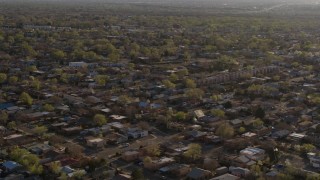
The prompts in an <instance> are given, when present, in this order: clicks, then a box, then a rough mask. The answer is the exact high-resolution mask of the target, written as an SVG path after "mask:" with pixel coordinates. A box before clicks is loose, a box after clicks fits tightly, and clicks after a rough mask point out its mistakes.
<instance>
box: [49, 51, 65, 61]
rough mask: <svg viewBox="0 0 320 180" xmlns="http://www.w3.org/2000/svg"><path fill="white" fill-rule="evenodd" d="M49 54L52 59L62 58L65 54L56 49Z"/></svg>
mask: <svg viewBox="0 0 320 180" xmlns="http://www.w3.org/2000/svg"><path fill="white" fill-rule="evenodd" d="M51 55H52V57H53V58H54V59H63V58H64V57H65V56H66V55H65V53H64V52H63V51H61V50H57V49H56V50H53V51H52V53H51Z"/></svg>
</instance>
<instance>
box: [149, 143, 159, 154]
mask: <svg viewBox="0 0 320 180" xmlns="http://www.w3.org/2000/svg"><path fill="white" fill-rule="evenodd" d="M146 150H147V153H148V155H150V156H159V155H160V153H161V152H160V146H159V144H152V145H150V146H147V147H146Z"/></svg>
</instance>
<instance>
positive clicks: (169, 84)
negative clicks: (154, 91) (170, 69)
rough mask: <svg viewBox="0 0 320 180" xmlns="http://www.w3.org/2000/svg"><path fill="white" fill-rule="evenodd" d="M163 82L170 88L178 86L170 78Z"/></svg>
mask: <svg viewBox="0 0 320 180" xmlns="http://www.w3.org/2000/svg"><path fill="white" fill-rule="evenodd" d="M162 84H163V85H164V86H165V87H166V88H168V89H174V88H176V85H175V84H174V83H172V82H171V81H169V80H163V81H162Z"/></svg>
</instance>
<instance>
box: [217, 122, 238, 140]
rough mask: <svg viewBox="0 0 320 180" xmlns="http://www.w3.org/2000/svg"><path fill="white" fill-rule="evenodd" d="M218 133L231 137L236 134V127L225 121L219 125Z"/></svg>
mask: <svg viewBox="0 0 320 180" xmlns="http://www.w3.org/2000/svg"><path fill="white" fill-rule="evenodd" d="M216 134H217V135H219V136H221V137H223V138H231V137H232V136H233V135H234V129H233V127H232V126H230V124H228V123H223V124H221V125H220V126H219V127H218V129H217V131H216Z"/></svg>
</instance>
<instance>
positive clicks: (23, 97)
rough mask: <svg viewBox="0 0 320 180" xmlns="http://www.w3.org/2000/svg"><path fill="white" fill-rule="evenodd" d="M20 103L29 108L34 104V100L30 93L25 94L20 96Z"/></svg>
mask: <svg viewBox="0 0 320 180" xmlns="http://www.w3.org/2000/svg"><path fill="white" fill-rule="evenodd" d="M20 101H22V103H24V104H26V105H28V106H31V105H32V102H33V99H32V97H31V96H30V95H29V94H28V93H26V92H23V93H21V95H20Z"/></svg>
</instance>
